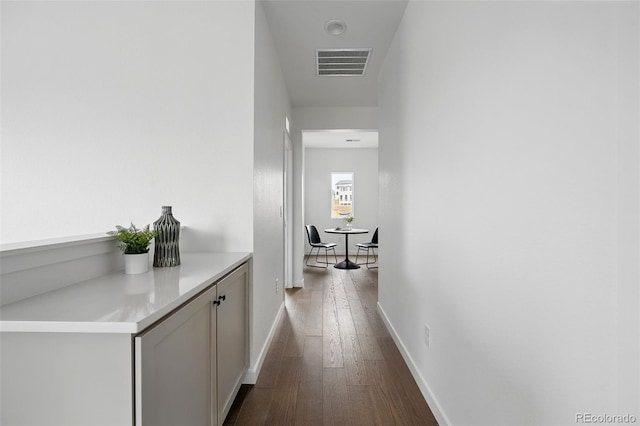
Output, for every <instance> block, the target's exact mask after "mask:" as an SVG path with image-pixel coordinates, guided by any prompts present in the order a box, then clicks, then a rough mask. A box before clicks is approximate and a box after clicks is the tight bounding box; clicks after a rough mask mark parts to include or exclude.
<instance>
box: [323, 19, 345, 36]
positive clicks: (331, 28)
mask: <svg viewBox="0 0 640 426" xmlns="http://www.w3.org/2000/svg"><path fill="white" fill-rule="evenodd" d="M324 29H325V30H326V31H327V32H328V33H329V34H331V35H334V36H339V35H340V34H342V33H343V32H345V31H346V30H347V24H345V23H344V21H341V20H340V19H332V20H330V21H327V23H326V24H324Z"/></svg>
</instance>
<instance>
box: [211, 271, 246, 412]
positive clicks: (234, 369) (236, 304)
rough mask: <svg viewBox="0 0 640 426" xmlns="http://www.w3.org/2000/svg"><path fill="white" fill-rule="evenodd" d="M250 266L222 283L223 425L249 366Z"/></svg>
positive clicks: (220, 375) (220, 368)
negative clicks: (248, 276)
mask: <svg viewBox="0 0 640 426" xmlns="http://www.w3.org/2000/svg"><path fill="white" fill-rule="evenodd" d="M247 270H248V268H247V267H246V266H244V267H242V268H240V269H238V270H236V271H235V272H233V273H232V274H231V275H229V276H228V277H226V278H225V279H223V280H222V281H220V282H219V283H218V285H217V286H216V287H217V290H218V300H219V302H220V304H219V305H218V308H217V323H218V324H217V325H218V332H217V340H218V353H217V358H218V377H217V378H218V392H217V393H218V425H222V423H223V422H224V419H225V417H226V416H227V414H228V413H229V409H230V408H231V404H233V400H234V398H235V397H236V394H237V393H238V389H240V385H241V384H242V379H243V377H244V374H245V372H246V371H247V367H248V366H249V333H248V330H249V315H248V301H249V298H248V291H247V285H248V279H247Z"/></svg>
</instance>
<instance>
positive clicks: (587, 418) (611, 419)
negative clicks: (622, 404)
mask: <svg viewBox="0 0 640 426" xmlns="http://www.w3.org/2000/svg"><path fill="white" fill-rule="evenodd" d="M637 421H638V418H637V417H636V416H634V415H632V414H629V413H627V414H593V413H576V423H595V424H597V423H601V424H616V423H620V424H625V423H627V424H631V423H636V422H637Z"/></svg>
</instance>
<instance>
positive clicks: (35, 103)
mask: <svg viewBox="0 0 640 426" xmlns="http://www.w3.org/2000/svg"><path fill="white" fill-rule="evenodd" d="M1 31H2V134H1V136H2V159H1V168H2V171H1V174H0V176H1V179H2V193H1V195H2V207H1V214H2V219H1V220H2V230H1V234H0V235H1V239H2V242H3V243H12V242H18V241H26V240H39V239H45V238H52V237H58V236H70V235H80V234H92V233H100V232H106V231H108V230H110V229H112V228H113V227H114V226H115V225H116V224H122V225H126V224H128V223H129V222H131V221H133V222H134V223H135V224H136V225H144V224H147V223H150V222H153V221H154V220H156V219H157V218H158V217H159V216H160V206H162V205H172V206H173V211H174V215H175V217H176V218H177V219H178V220H180V221H181V222H182V223H183V224H184V225H186V226H187V229H186V230H185V231H184V232H183V236H182V237H183V238H182V241H181V248H182V249H183V250H203V249H206V250H218V251H252V249H253V245H252V243H253V226H252V224H253V219H252V218H253V133H254V132H253V109H254V105H253V96H254V90H253V71H254V63H253V61H254V55H253V52H254V3H253V2H251V1H242V2H235V1H229V2H224V1H215V2H200V1H180V2H98V1H96V2H93V1H92V2H85V1H71V2H11V1H8V2H4V1H3V2H2V30H1ZM229 34H233V37H232V38H230V37H229ZM221 63H224V64H226V65H229V64H233V66H222V67H221V66H220V64H221Z"/></svg>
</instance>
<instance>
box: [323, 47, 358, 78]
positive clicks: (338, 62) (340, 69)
mask: <svg viewBox="0 0 640 426" xmlns="http://www.w3.org/2000/svg"><path fill="white" fill-rule="evenodd" d="M370 55H371V49H318V50H316V70H317V73H318V75H327V76H334V77H335V76H342V77H344V76H349V77H353V76H359V75H364V72H365V70H366V69H367V64H368V63H369V57H370Z"/></svg>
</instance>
